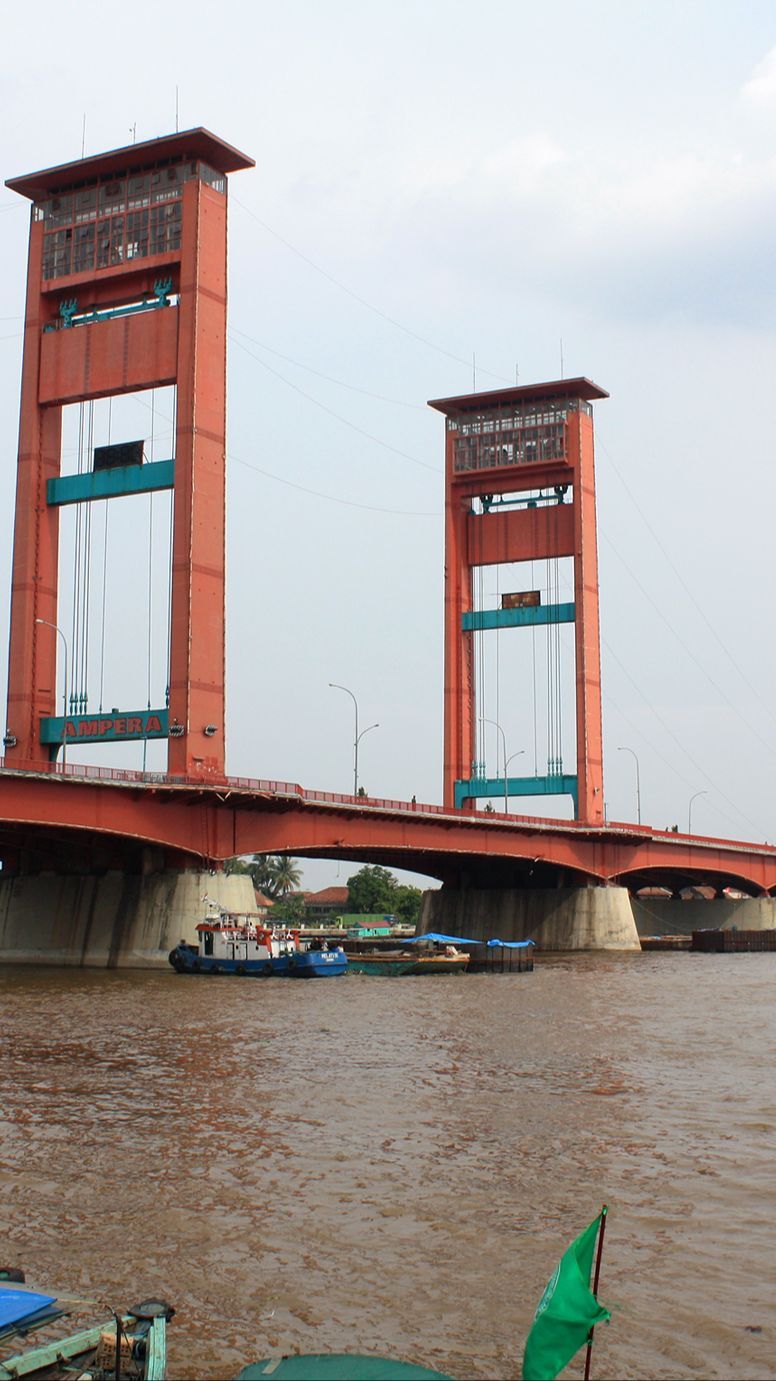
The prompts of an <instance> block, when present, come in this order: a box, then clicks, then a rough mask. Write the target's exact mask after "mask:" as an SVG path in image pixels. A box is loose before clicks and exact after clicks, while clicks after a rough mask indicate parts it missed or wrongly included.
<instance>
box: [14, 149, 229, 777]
mask: <svg viewBox="0 0 776 1381" xmlns="http://www.w3.org/2000/svg"><path fill="white" fill-rule="evenodd" d="M253 166H254V164H253V160H252V159H250V158H247V157H246V156H245V155H244V154H242V153H239V152H238V151H237V150H236V149H234V148H232V147H231V146H230V145H229V144H226V143H224V142H223V140H221V139H218V138H216V137H215V136H214V135H213V134H210V133H209V132H208V131H207V130H205V129H194V130H187V131H185V132H183V133H177V134H173V135H168V136H166V137H164V138H161V139H155V140H152V141H149V142H148V143H143V144H133V145H131V146H130V147H127V148H123V149H117V150H115V151H113V152H110V153H104V154H99V155H97V156H95V157H90V158H84V159H80V160H78V161H77V162H74V163H67V164H63V165H61V166H59V167H56V168H49V169H47V170H45V171H43V172H39V173H31V174H28V175H27V176H24V177H17V178H11V179H10V180H9V181H8V182H7V183H6V186H7V187H9V188H11V190H13V191H15V192H19V193H20V194H21V195H22V196H25V197H28V198H29V199H30V201H31V202H32V208H31V220H30V242H29V261H28V269H27V297H26V318H25V327H24V360H23V368H22V388H21V419H20V426H19V460H18V476H17V487H16V514H15V527H14V549H13V576H12V593H11V637H10V659H9V674H8V715H7V721H6V723H7V728H6V734H5V739H4V743H5V751H6V762H7V764H8V765H9V766H12V765H13V764H14V763H18V764H19V765H20V766H23V765H25V764H27V763H30V762H35V761H39V760H41V759H43V758H45V757H49V758H50V759H54V758H56V755H57V752H58V750H59V748H60V746H62V745H66V744H69V743H70V742H71V741H72V742H78V741H88V742H89V743H90V744H93V743H94V742H104V741H108V740H112V741H115V740H117V739H146V738H160V737H166V736H168V734H169V739H170V742H169V749H168V771H169V772H171V773H173V774H184V775H189V776H205V775H207V774H210V773H219V774H220V773H223V771H224V757H225V746H224V709H225V704H224V681H225V674H224V672H225V609H224V589H225V444H226V235H227V174H228V173H231V172H236V171H237V170H239V169H243V168H250V167H253ZM171 384H175V385H177V411H176V417H175V452H174V455H173V456H172V457H171V458H170V459H169V460H163V461H156V462H147V461H145V460H144V455H143V444H142V442H129V443H124V444H122V445H118V446H116V445H114V446H108V447H103V448H100V454H98V453H97V452H95V453H94V454H93V455H92V456H90V463H89V466H88V468H87V469H86V471H85V472H84V473H79V474H78V475H67V476H63V475H61V473H60V469H61V443H62V410H63V407H65V406H66V405H67V404H71V403H79V402H85V401H87V400H92V399H98V398H110V397H116V396H118V395H119V394H124V393H135V392H139V391H141V390H146V389H152V388H157V387H162V386H167V385H171ZM160 489H172V490H173V494H174V500H173V515H174V517H173V531H172V557H171V565H172V576H171V618H170V649H169V693H168V695H169V704H168V705H165V706H163V707H160V708H159V709H157V710H150V708H149V709H148V710H144V711H132V710H122V711H120V712H116V711H113V712H111V714H110V715H102V714H101V715H99V716H95V715H94V714H91V715H90V714H88V713H72V710H73V708H74V706H73V705H72V704H70V705H68V703H67V689H68V678H67V665H66V663H67V641H66V639H65V638H64V635H62V636H61V639H58V637H57V635H58V634H61V629H60V628H59V624H58V598H59V591H58V551H59V512H60V508H61V506H62V505H63V504H73V503H79V504H81V503H89V502H91V501H93V500H96V499H107V498H110V499H114V498H119V497H121V496H122V495H128V494H139V493H147V492H153V491H155V490H160ZM58 650H59V651H60V652H61V653H62V658H63V661H64V663H65V665H64V667H63V672H64V685H65V695H64V700H65V704H64V705H63V713H62V715H61V716H59V715H58V714H57V709H58V704H57V703H56V684H57V655H58ZM75 708H76V709H78V708H79V707H78V706H75Z"/></svg>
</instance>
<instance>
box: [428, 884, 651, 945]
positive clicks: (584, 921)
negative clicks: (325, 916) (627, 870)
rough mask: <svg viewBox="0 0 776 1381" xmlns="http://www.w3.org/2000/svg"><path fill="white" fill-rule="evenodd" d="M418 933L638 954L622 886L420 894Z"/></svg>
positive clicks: (447, 889) (443, 890)
mask: <svg viewBox="0 0 776 1381" xmlns="http://www.w3.org/2000/svg"><path fill="white" fill-rule="evenodd" d="M419 929H420V930H421V931H429V930H438V931H442V932H443V933H445V934H447V935H461V936H465V937H467V938H468V937H471V938H472V939H474V940H491V939H499V940H534V941H535V943H536V946H537V949H540V950H544V951H553V950H554V951H560V952H567V951H569V950H638V949H640V944H639V937H638V933H637V931H636V923H635V921H634V918H633V909H632V907H631V901H630V895H629V893H628V890H627V888H625V887H558V888H547V889H541V888H523V887H500V888H477V887H450V886H448V885H445V886H443V887H441V888H440V889H439V890H437V891H433V892H424V894H423V905H422V910H421V919H420V926H419Z"/></svg>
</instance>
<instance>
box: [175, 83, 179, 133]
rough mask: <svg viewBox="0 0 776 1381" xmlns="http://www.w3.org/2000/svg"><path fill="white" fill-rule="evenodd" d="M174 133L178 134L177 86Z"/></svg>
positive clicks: (176, 90)
mask: <svg viewBox="0 0 776 1381" xmlns="http://www.w3.org/2000/svg"><path fill="white" fill-rule="evenodd" d="M175 133H176V134H177V133H178V86H177V83H176V86H175Z"/></svg>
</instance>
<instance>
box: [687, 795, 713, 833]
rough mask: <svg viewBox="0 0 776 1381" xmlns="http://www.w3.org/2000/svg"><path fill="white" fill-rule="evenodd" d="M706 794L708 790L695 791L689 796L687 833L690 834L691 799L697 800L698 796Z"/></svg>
mask: <svg viewBox="0 0 776 1381" xmlns="http://www.w3.org/2000/svg"><path fill="white" fill-rule="evenodd" d="M708 794H709V793H708V791H696V793H695V795H694V796H691V797H690V804H689V806H688V807H687V833H688V834H692V803H693V801H697V799H698V797H699V796H708Z"/></svg>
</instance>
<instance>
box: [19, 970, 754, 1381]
mask: <svg viewBox="0 0 776 1381" xmlns="http://www.w3.org/2000/svg"><path fill="white" fill-rule="evenodd" d="M774 993H776V955H770V954H753V955H689V954H665V955H664V954H651V955H623V956H615V957H608V956H583V957H582V956H581V957H575V958H569V959H562V958H555V959H552V958H549V957H544V958H541V959H539V960H538V961H537V967H536V970H535V972H534V973H533V974H520V975H518V974H513V975H498V976H491V975H480V976H470V977H464V978H460V977H449V976H442V977H438V978H436V977H426V978H419V979H414V978H410V979H390V978H369V977H364V976H357V975H349V976H347V977H346V978H343V979H338V980H334V981H330V982H311V983H296V982H291V981H289V980H282V979H281V980H275V979H265V980H261V981H258V980H255V979H254V980H251V979H224V978H222V979H220V980H218V979H208V978H193V977H186V976H178V975H175V974H173V973H172V972H171V973H169V974H166V973H147V972H110V973H108V972H95V971H91V972H87V971H81V970H78V971H63V970H54V969H45V968H37V969H31V968H24V969H19V968H4V969H0V1054H1V1055H2V1064H1V1065H0V1068H2V1086H1V1091H0V1105H1V1106H0V1197H1V1199H2V1204H3V1217H4V1219H5V1224H4V1230H3V1234H2V1237H1V1238H0V1242H1V1243H2V1245H1V1246H0V1256H2V1257H3V1258H4V1260H3V1262H2V1264H11V1265H20V1266H22V1267H23V1268H24V1269H25V1271H26V1273H27V1279H28V1282H29V1283H31V1284H33V1285H35V1286H38V1287H40V1288H42V1289H44V1290H50V1292H51V1293H52V1294H55V1293H59V1294H61V1295H75V1296H82V1297H88V1298H91V1297H92V1296H94V1297H96V1298H99V1299H101V1300H107V1301H109V1302H111V1303H112V1304H116V1305H118V1306H119V1307H123V1306H126V1305H129V1304H132V1303H133V1302H135V1301H136V1299H137V1298H138V1297H139V1296H142V1295H144V1294H146V1295H147V1294H149V1293H154V1294H162V1295H164V1296H165V1297H167V1298H169V1299H170V1300H171V1301H172V1302H173V1303H174V1304H175V1306H176V1308H177V1311H178V1312H177V1315H176V1318H175V1319H174V1321H173V1324H172V1327H171V1332H170V1374H171V1376H172V1377H173V1378H181V1381H184V1379H185V1378H192V1377H219V1378H220V1377H223V1378H227V1377H232V1376H234V1375H236V1373H237V1372H238V1371H239V1369H240V1367H241V1366H243V1365H245V1364H246V1363H248V1362H249V1361H252V1360H255V1359H256V1358H258V1357H260V1356H266V1355H267V1354H268V1353H272V1352H276V1351H294V1350H301V1351H325V1350H330V1351H345V1350H353V1351H375V1352H381V1353H387V1354H390V1355H394V1356H402V1357H406V1358H411V1359H413V1360H415V1361H417V1362H421V1363H424V1364H425V1365H427V1366H431V1367H435V1368H437V1369H439V1370H441V1371H446V1372H448V1373H449V1374H451V1375H452V1376H454V1377H459V1378H468V1377H473V1378H474V1377H480V1378H484V1377H498V1378H502V1377H504V1378H506V1377H515V1376H518V1375H519V1371H520V1359H521V1354H522V1344H523V1340H524V1338H525V1334H526V1331H527V1329H528V1327H529V1325H530V1321H531V1318H532V1314H533V1310H534V1308H535V1306H536V1304H537V1302H538V1299H539V1297H540V1295H541V1292H542V1289H543V1287H544V1284H545V1282H546V1281H547V1279H548V1277H549V1276H550V1274H551V1272H552V1270H553V1268H554V1266H555V1264H556V1262H557V1260H558V1258H559V1256H560V1254H561V1251H562V1249H563V1248H564V1247H565V1246H566V1245H567V1243H568V1242H569V1241H570V1240H571V1239H572V1238H573V1237H575V1236H576V1235H577V1233H578V1232H579V1231H580V1230H581V1229H582V1228H583V1227H584V1226H585V1225H586V1224H587V1223H588V1222H589V1221H590V1220H591V1219H592V1218H593V1217H594V1216H595V1214H596V1213H597V1212H598V1209H599V1207H600V1205H601V1203H602V1202H603V1201H607V1202H608V1203H609V1205H610V1217H609V1223H608V1229H607V1236H606V1247H605V1253H604V1263H603V1273H602V1283H601V1296H602V1299H603V1300H604V1301H605V1303H607V1304H608V1305H609V1306H610V1307H611V1309H612V1315H613V1317H612V1322H611V1324H610V1325H609V1326H608V1327H604V1328H601V1329H600V1330H598V1331H597V1334H596V1338H597V1341H596V1348H595V1358H594V1368H593V1375H594V1376H595V1377H596V1378H617V1377H623V1378H631V1377H648V1378H662V1377H669V1378H670V1377H677V1378H682V1377H709V1378H716V1377H735V1378H748V1377H757V1378H761V1377H762V1378H774V1377H776V1322H775V1320H774V1297H775V1296H776V1235H775V1232H774V1219H775V1217H776V1214H775V1211H774V1204H775V1199H774V1189H775V1187H776V1186H775V1183H774V1178H775V1176H774V1166H775V1164H776V1138H775V1136H774V1123H775V1122H776V1080H775V1079H774V1065H773V1055H774V1048H775V1047H776V1040H775V1039H774V1037H775V1036H776V1004H775V1003H774ZM751 1330H757V1331H751ZM760 1330H761V1331H760ZM582 1371H583V1357H582V1354H580V1356H579V1357H578V1358H577V1359H576V1360H575V1362H574V1363H573V1364H572V1366H571V1367H570V1368H569V1370H568V1375H570V1376H571V1375H573V1376H581V1375H582Z"/></svg>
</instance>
